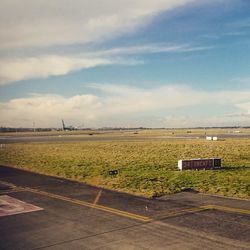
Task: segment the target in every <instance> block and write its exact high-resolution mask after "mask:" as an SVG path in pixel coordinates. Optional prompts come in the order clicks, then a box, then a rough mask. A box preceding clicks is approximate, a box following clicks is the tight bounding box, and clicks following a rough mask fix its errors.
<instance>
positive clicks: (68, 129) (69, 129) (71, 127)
mask: <svg viewBox="0 0 250 250" xmlns="http://www.w3.org/2000/svg"><path fill="white" fill-rule="evenodd" d="M62 125H63V130H64V131H71V130H75V128H74V127H73V126H68V127H67V126H65V123H64V120H62Z"/></svg>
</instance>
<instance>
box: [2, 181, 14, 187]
mask: <svg viewBox="0 0 250 250" xmlns="http://www.w3.org/2000/svg"><path fill="white" fill-rule="evenodd" d="M0 184H2V185H5V186H8V187H11V188H16V187H17V186H16V185H15V184H13V183H10V182H6V181H0Z"/></svg>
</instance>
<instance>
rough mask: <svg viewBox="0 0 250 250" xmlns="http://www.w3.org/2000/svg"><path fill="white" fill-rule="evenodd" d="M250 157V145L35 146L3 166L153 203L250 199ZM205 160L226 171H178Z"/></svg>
mask: <svg viewBox="0 0 250 250" xmlns="http://www.w3.org/2000/svg"><path fill="white" fill-rule="evenodd" d="M249 152H250V140H249V139H241V140H238V139H228V140H226V141H217V142H211V141H204V140H198V139H197V140H195V139H194V140H168V141H140V142H131V141H119V142H117V141H113V142H112V141H110V142H101V141H94V142H77V143H73V142H71V143H69V142H68V143H61V142H60V143H30V144H9V145H7V146H6V147H5V148H3V149H1V150H0V163H1V164H2V165H11V166H17V167H19V168H24V169H29V170H32V171H35V172H39V173H45V174H48V175H55V176H61V177H64V178H69V179H73V180H77V181H82V182H85V183H89V184H92V185H97V186H102V187H106V188H110V189H114V190H120V191H125V192H130V193H136V194H140V195H144V196H149V197H150V196H159V195H163V194H169V193H175V192H179V191H181V190H185V189H189V188H192V189H194V190H197V191H201V192H208V193H215V194H222V195H228V196H237V197H246V198H249V197H250V153H249ZM200 157H201V158H203V157H204V158H205V157H220V158H222V160H223V166H224V168H223V169H222V170H219V171H211V170H207V171H183V172H181V171H177V161H178V160H179V159H184V158H185V159H186V158H200ZM111 169H118V170H119V174H118V176H117V177H110V176H109V175H108V171H109V170H111Z"/></svg>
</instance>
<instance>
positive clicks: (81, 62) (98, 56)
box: [0, 44, 211, 85]
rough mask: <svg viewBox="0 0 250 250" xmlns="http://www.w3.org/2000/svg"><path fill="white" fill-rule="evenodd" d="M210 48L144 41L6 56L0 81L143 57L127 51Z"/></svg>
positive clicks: (132, 61)
mask: <svg viewBox="0 0 250 250" xmlns="http://www.w3.org/2000/svg"><path fill="white" fill-rule="evenodd" d="M207 49H211V47H192V46H190V45H187V44H183V45H168V46H167V45H160V44H146V45H141V46H132V47H117V48H112V49H107V50H103V51H96V52H93V51H91V52H88V53H87V52H86V53H82V54H80V55H77V56H75V55H64V56H61V55H42V56H36V57H24V58H7V59H1V60H0V85H5V84H10V83H13V82H16V81H20V80H26V79H33V78H46V77H49V76H58V75H65V74H68V73H69V72H72V71H77V70H81V69H87V68H92V67H97V66H101V65H110V64H124V65H131V66H133V65H138V64H143V63H144V62H143V61H140V60H136V59H133V58H130V59H128V58H126V59H125V58H123V57H122V56H124V55H126V54H139V53H160V52H161V53H162V52H164V53H171V52H172V53H173V52H174V53H182V52H191V51H200V50H207Z"/></svg>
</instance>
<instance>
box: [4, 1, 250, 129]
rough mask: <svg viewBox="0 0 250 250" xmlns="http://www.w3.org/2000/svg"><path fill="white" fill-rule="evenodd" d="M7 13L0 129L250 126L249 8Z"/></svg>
mask: <svg viewBox="0 0 250 250" xmlns="http://www.w3.org/2000/svg"><path fill="white" fill-rule="evenodd" d="M0 6H1V8H0V34H1V35H0V126H11V127H32V126H33V123H35V124H36V126H37V127H59V126H61V119H62V118H63V119H64V120H65V122H66V124H67V125H73V126H79V127H104V126H113V127H135V126H145V127H194V126H246V125H247V126H249V125H250V16H249V13H250V1H248V0H202V1H201V0H154V1H152V0H136V1H134V0H70V1H69V0H53V1H51V0H22V1H20V0H1V3H0Z"/></svg>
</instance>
